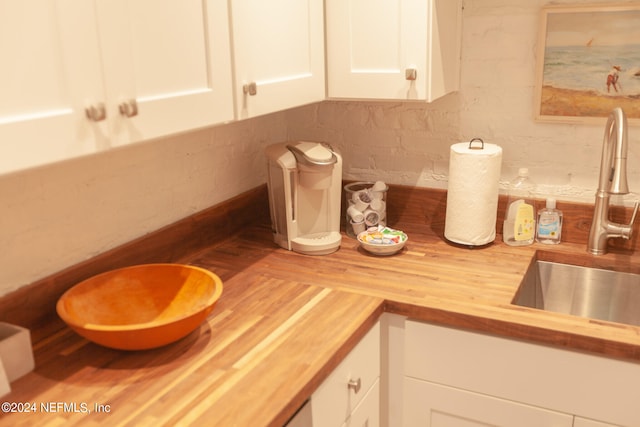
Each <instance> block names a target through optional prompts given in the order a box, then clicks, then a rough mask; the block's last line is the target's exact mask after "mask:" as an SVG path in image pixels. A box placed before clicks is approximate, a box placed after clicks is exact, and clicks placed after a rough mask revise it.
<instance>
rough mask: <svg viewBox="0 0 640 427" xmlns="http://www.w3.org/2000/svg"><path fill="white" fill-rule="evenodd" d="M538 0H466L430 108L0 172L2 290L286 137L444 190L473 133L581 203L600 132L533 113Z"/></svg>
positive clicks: (201, 201) (334, 118)
mask: <svg viewBox="0 0 640 427" xmlns="http://www.w3.org/2000/svg"><path fill="white" fill-rule="evenodd" d="M545 3H546V2H545V1H541V0H465V11H464V24H463V25H464V34H463V66H462V89H461V91H460V92H459V93H456V94H453V95H449V96H447V97H445V98H443V99H440V100H438V101H436V102H434V103H432V104H422V103H402V102H367V103H361V102H333V101H328V102H323V103H320V104H314V105H310V106H306V107H301V108H297V109H293V110H290V111H286V112H282V113H277V114H273V115H269V116H265V117H260V118H257V119H252V120H247V121H243V122H239V123H233V124H230V125H225V126H219V127H215V128H212V129H205V130H201V131H197V132H191V133H188V134H185V135H181V136H176V137H171V138H165V139H162V140H159V141H152V142H148V143H144V144H139V145H134V146H131V147H124V148H121V149H117V150H113V151H111V152H108V153H105V154H101V155H96V156H91V157H86V158H82V159H75V160H72V161H69V162H65V163H61V164H57V165H52V166H47V167H43V168H39V169H34V170H31V171H25V172H22V173H16V174H11V175H8V176H3V177H0V247H1V248H2V249H1V250H2V256H1V257H0V295H2V294H4V293H7V292H9V291H11V290H13V289H16V288H18V287H20V286H23V285H26V284H28V283H31V282H33V281H34V280H37V279H39V278H42V277H44V276H47V275H49V274H52V273H54V272H56V271H59V270H61V269H63V268H65V267H67V266H69V265H72V264H75V263H77V262H80V261H83V260H85V259H87V258H90V257H92V256H94V255H96V254H98V253H101V252H104V251H106V250H108V249H110V248H112V247H114V246H117V245H119V244H122V243H125V242H127V241H130V240H132V239H134V238H136V237H138V236H140V235H144V234H146V233H148V232H150V231H153V230H155V229H158V228H160V227H162V226H164V225H166V224H169V223H171V222H174V221H176V220H178V219H180V218H183V217H185V216H188V215H191V214H193V213H194V212H197V211H199V210H202V209H205V208H207V207H209V206H212V205H215V204H216V203H219V202H221V201H223V200H226V199H228V198H230V197H232V196H234V195H236V194H239V193H241V192H243V191H246V190H248V189H251V188H253V187H256V186H258V185H260V184H262V183H264V182H265V180H266V179H265V176H266V173H265V172H266V171H265V163H264V162H265V160H264V154H263V149H264V147H265V146H266V145H268V144H271V143H275V142H279V141H282V140H285V139H309V140H322V141H327V142H330V143H331V144H333V145H334V146H335V147H336V148H338V149H339V150H340V151H341V152H342V153H343V156H344V160H345V164H344V177H345V178H348V179H363V180H364V179H383V180H386V181H387V182H389V183H395V184H405V185H415V186H420V187H437V188H446V180H447V174H448V159H449V147H450V145H451V144H453V143H456V142H459V141H466V140H469V139H470V138H472V137H481V138H483V139H484V140H485V141H486V142H491V143H495V144H498V145H500V146H502V148H503V150H504V157H503V178H504V180H508V179H510V178H511V177H512V176H513V175H514V174H515V171H516V170H517V168H518V167H520V166H528V167H529V168H530V169H531V172H532V176H533V178H534V179H535V180H536V181H537V182H538V183H540V184H544V185H545V186H544V187H543V193H544V194H547V193H553V194H556V195H557V196H558V198H559V199H561V200H562V199H565V200H581V201H586V202H589V203H591V202H592V199H593V194H594V191H595V186H596V183H597V177H596V175H597V170H598V167H599V163H600V161H599V159H600V151H601V148H600V147H601V143H602V135H603V129H602V128H601V127H596V126H571V125H561V124H541V123H535V122H534V121H533V113H532V105H533V85H534V73H535V59H536V58H535V45H536V37H537V31H538V11H539V9H540V7H541V6H542V5H543V4H545ZM554 3H571V4H575V3H587V2H586V1H582V2H580V1H577V0H563V1H555V2H554ZM629 137H630V139H629V142H630V148H629V185H630V187H631V189H632V191H636V192H640V128H638V127H636V128H631V129H630V135H629Z"/></svg>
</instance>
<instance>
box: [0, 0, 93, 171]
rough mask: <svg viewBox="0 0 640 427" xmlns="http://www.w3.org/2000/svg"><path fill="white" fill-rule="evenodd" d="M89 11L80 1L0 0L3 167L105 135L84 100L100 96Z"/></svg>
mask: <svg viewBox="0 0 640 427" xmlns="http://www.w3.org/2000/svg"><path fill="white" fill-rule="evenodd" d="M92 12H93V5H92V3H90V2H84V1H75V2H73V1H65V2H63V1H47V2H42V1H37V0H22V1H15V0H1V1H0V57H2V67H0V173H5V172H9V171H14V170H19V169H24V168H27V167H29V166H34V165H39V164H43V163H48V162H51V161H56V160H62V159H65V158H68V157H71V156H75V155H81V154H85V153H91V152H94V151H96V149H97V146H99V145H100V144H101V143H102V141H95V140H94V138H93V136H92V135H91V130H92V129H91V127H90V126H89V124H88V122H87V121H86V119H85V113H84V106H83V102H84V99H85V98H86V99H92V98H93V97H96V99H97V100H103V97H104V95H103V94H104V91H103V87H102V78H101V70H100V68H99V67H100V58H99V52H98V41H97V38H96V32H95V26H94V25H93V23H92V22H90V20H91V19H92V16H93V14H92ZM78 61H80V62H78ZM83 92H84V95H83V94H82V93H83Z"/></svg>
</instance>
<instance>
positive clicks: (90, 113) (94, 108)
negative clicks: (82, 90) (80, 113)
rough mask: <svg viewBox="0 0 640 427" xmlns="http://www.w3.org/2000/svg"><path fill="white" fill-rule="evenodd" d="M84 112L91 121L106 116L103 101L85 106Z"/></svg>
mask: <svg viewBox="0 0 640 427" xmlns="http://www.w3.org/2000/svg"><path fill="white" fill-rule="evenodd" d="M84 114H85V115H86V116H87V119H89V120H91V121H92V122H99V121H102V120H104V119H106V118H107V109H106V108H105V106H104V103H102V102H98V103H96V104H91V105H89V106H88V107H86V108H85V109H84Z"/></svg>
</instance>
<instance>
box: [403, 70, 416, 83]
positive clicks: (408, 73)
mask: <svg viewBox="0 0 640 427" xmlns="http://www.w3.org/2000/svg"><path fill="white" fill-rule="evenodd" d="M404 78H405V79H407V80H415V79H417V78H418V70H417V69H415V68H407V69H406V70H404Z"/></svg>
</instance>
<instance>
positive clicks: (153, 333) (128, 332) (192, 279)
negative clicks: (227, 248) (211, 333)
mask: <svg viewBox="0 0 640 427" xmlns="http://www.w3.org/2000/svg"><path fill="white" fill-rule="evenodd" d="M221 294H222V281H221V280H220V278H219V277H218V276H217V275H215V274H213V273H212V272H210V271H208V270H205V269H203V268H199V267H193V266H190V265H182V264H145V265H137V266H133V267H125V268H121V269H117V270H112V271H108V272H106V273H102V274H99V275H97V276H93V277H91V278H89V279H87V280H84V281H82V282H80V283H78V284H77V285H75V286H74V287H72V288H71V289H69V290H68V291H66V292H65V293H64V294H63V295H62V296H61V297H60V299H59V300H58V303H57V305H56V311H57V312H58V315H59V316H60V317H61V318H62V320H64V322H65V323H66V324H67V325H69V327H70V328H72V329H73V330H74V331H76V332H77V333H78V334H80V335H81V336H83V337H85V338H86V339H88V340H90V341H93V342H95V343H97V344H100V345H103V346H105V347H110V348H116V349H121V350H144V349H150V348H155V347H160V346H163V345H166V344H169V343H172V342H174V341H176V340H179V339H180V338H182V337H184V336H186V335H188V334H189V333H191V332H192V331H194V330H195V329H196V328H197V327H198V326H200V324H201V323H202V322H203V321H204V320H205V319H206V317H207V316H208V315H209V313H211V311H212V310H213V307H214V306H215V303H216V301H217V300H218V298H220V295H221Z"/></svg>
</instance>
